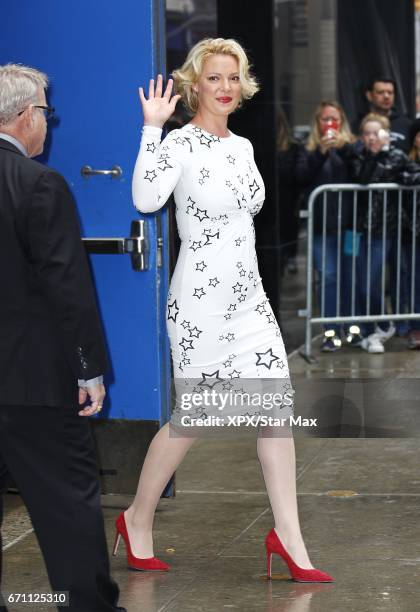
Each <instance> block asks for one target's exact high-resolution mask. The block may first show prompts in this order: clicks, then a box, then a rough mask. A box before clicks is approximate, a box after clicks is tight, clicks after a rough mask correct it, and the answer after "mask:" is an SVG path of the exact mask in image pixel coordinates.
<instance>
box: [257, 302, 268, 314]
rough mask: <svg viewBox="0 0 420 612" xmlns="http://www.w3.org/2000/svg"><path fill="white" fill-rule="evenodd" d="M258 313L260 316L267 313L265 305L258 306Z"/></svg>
mask: <svg viewBox="0 0 420 612" xmlns="http://www.w3.org/2000/svg"><path fill="white" fill-rule="evenodd" d="M254 310H256V311H257V312H258V314H260V315H262V314H264V313H265V312H266V310H265V306H264V304H258V306H257V307H256V308H254Z"/></svg>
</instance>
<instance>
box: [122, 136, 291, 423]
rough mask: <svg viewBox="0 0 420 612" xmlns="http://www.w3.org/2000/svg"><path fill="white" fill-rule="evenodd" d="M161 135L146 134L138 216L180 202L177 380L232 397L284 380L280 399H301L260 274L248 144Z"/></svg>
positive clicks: (170, 318) (172, 315)
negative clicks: (235, 392)
mask: <svg viewBox="0 0 420 612" xmlns="http://www.w3.org/2000/svg"><path fill="white" fill-rule="evenodd" d="M161 132H162V130H161V129H159V128H155V127H152V126H145V127H143V132H142V139H141V147H140V151H139V155H138V158H137V161H136V165H135V169H134V176H133V200H134V204H135V206H136V208H137V209H138V210H139V211H140V212H143V213H152V212H155V211H157V210H159V209H160V208H161V207H162V206H164V204H165V203H166V201H167V199H168V198H169V196H170V195H171V193H172V192H173V193H174V198H175V204H176V221H177V226H178V232H179V236H180V240H181V247H180V252H179V256H178V260H177V264H176V267H175V270H174V273H173V276H172V280H171V284H170V289H169V295H168V301H167V329H168V334H169V338H170V344H171V353H172V360H173V368H174V377H175V379H180V380H182V379H188V380H190V381H191V380H192V381H194V384H195V388H197V385H198V387H200V384H201V388H203V387H207V388H211V389H213V388H214V387H215V386H216V388H223V389H224V390H228V389H232V388H234V387H235V388H236V387H238V385H239V384H240V385H241V389H242V390H243V389H244V379H247V380H248V381H254V382H255V381H257V380H259V381H260V384H261V381H262V380H264V381H266V380H267V379H277V380H278V381H279V382H281V386H280V387H277V389H279V388H280V389H281V392H282V393H286V392H287V393H290V394H291V395H293V390H292V387H291V385H290V380H289V369H288V363H287V356H286V353H285V348H284V344H283V340H282V337H281V333H280V330H279V327H278V324H277V321H276V319H275V317H274V314H273V312H272V309H271V306H270V304H269V301H268V299H267V296H266V294H265V292H264V289H263V286H262V283H261V277H260V275H259V272H258V265H257V256H256V251H255V231H254V223H253V216H254V215H255V214H256V213H258V211H259V210H260V209H261V207H262V204H263V201H264V197H265V192H264V183H263V181H262V178H261V175H260V173H259V171H258V169H257V167H256V164H255V161H254V155H253V148H252V145H251V143H250V141H249V140H247V139H246V138H242V137H240V136H237V135H235V134H233V133H232V132H230V135H229V136H228V137H225V138H221V137H218V136H215V135H213V134H210V133H209V132H206V131H204V130H202V129H201V128H199V127H197V126H194V125H192V124H187V125H185V126H184V127H182V128H181V129H175V130H173V131H171V132H170V133H169V134H168V135H167V136H166V138H165V139H164V140H163V141H162V142H160V139H161ZM208 381H211V382H208ZM251 386H252V385H251ZM253 388H254V387H253ZM260 388H261V387H260ZM284 408H285V407H284ZM288 408H289V409H290V406H288ZM285 413H286V412H285V410H284V412H283V413H282V414H285ZM289 414H290V412H289Z"/></svg>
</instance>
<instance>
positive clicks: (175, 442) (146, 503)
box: [125, 423, 195, 559]
mask: <svg viewBox="0 0 420 612" xmlns="http://www.w3.org/2000/svg"><path fill="white" fill-rule="evenodd" d="M194 441H195V438H178V437H175V436H174V437H172V436H170V435H169V423H166V424H165V425H164V426H163V427H162V428H161V429H160V430H159V431H158V433H157V434H156V435H155V437H154V438H153V440H152V442H151V444H150V447H149V450H148V451H147V455H146V459H145V460H144V463H143V467H142V470H141V474H140V479H139V484H138V487H137V492H136V496H135V498H134V500H133V503H132V504H131V506H130V507H129V508H128V509H127V510H126V512H125V520H126V524H127V529H128V535H129V538H130V544H131V548H132V551H133V554H134V555H135V556H136V557H139V558H141V559H146V558H148V557H153V556H154V555H153V535H152V529H153V519H154V515H155V510H156V506H157V505H158V502H159V499H160V496H161V494H162V492H163V490H164V488H165V487H166V485H167V484H168V482H169V480H170V478H171V477H172V475H173V474H174V472H175V470H176V469H177V467H178V466H179V464H180V463H181V461H182V460H183V458H184V457H185V455H186V453H187V451H188V449H189V448H190V447H191V446H192V444H193V443H194Z"/></svg>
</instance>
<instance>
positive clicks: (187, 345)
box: [179, 338, 194, 351]
mask: <svg viewBox="0 0 420 612" xmlns="http://www.w3.org/2000/svg"><path fill="white" fill-rule="evenodd" d="M179 346H182V348H183V349H184V351H188V350H192V349H193V348H194V346H193V341H192V340H191V339H189V338H182V340H181V342H180V343H179Z"/></svg>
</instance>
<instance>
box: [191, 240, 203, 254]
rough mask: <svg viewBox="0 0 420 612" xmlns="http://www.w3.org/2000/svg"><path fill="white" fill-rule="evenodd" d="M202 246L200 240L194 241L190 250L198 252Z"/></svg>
mask: <svg viewBox="0 0 420 612" xmlns="http://www.w3.org/2000/svg"><path fill="white" fill-rule="evenodd" d="M201 246H202V244H201V241H200V240H194V241H193V242H192V243H191V244H190V246H189V248H190V249H192V250H193V251H197V250H198V249H200V248H201Z"/></svg>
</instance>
